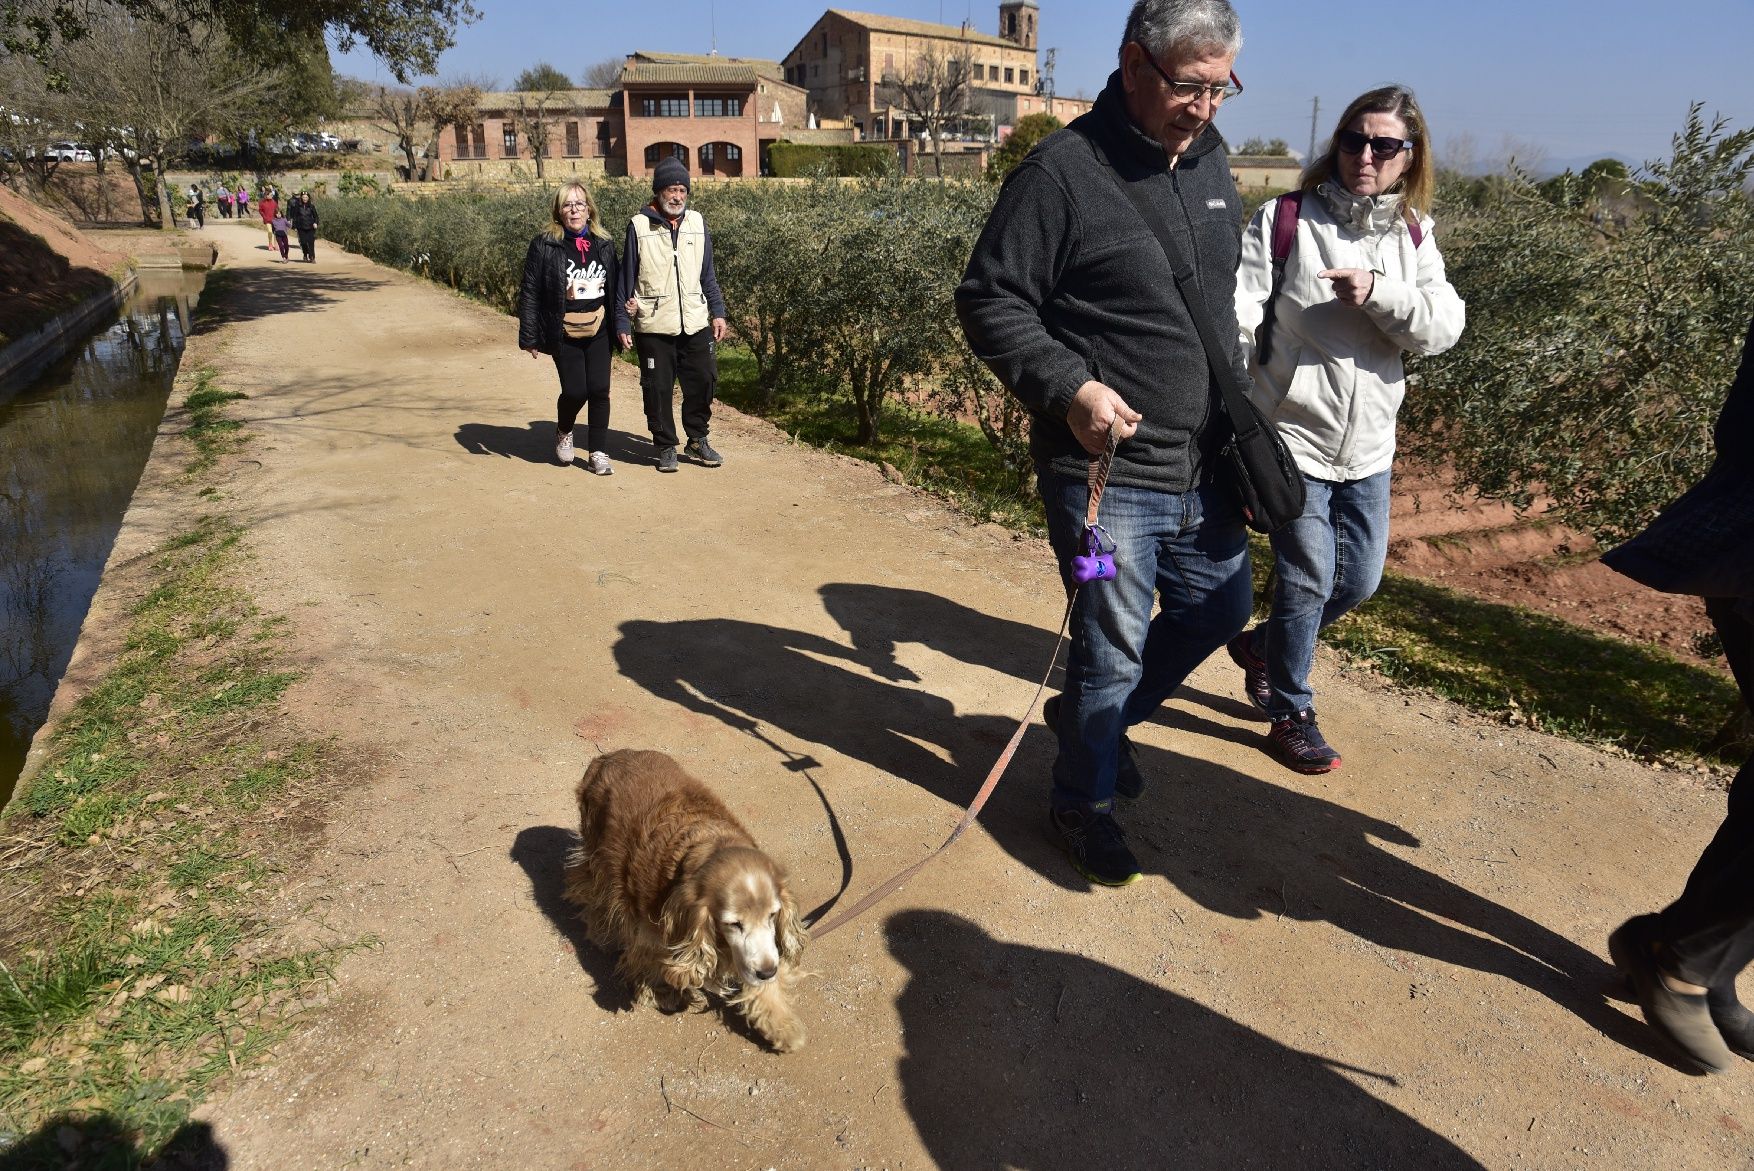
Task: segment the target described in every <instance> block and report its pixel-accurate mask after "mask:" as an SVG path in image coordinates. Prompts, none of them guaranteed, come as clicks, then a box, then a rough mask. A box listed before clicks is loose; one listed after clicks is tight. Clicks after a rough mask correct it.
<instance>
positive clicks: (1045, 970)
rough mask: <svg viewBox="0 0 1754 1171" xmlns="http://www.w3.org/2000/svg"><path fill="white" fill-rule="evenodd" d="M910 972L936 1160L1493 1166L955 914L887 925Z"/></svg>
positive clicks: (911, 1058)
mask: <svg viewBox="0 0 1754 1171" xmlns="http://www.w3.org/2000/svg"><path fill="white" fill-rule="evenodd" d="M884 931H885V934H886V936H887V939H888V944H889V950H890V952H891V953H892V954H893V955H894V956H895V957H896V959H897V960H899V961H900V962H901V964H902V965H903V966H905V967H906V968H907V969H908V973H909V976H908V981H907V985H906V987H904V988H903V990H902V992H901V996H900V998H899V1000H898V1001H897V1007H898V1008H899V1010H900V1016H901V1027H902V1039H903V1043H904V1050H905V1052H904V1055H903V1057H902V1059H901V1065H900V1077H901V1096H902V1101H903V1103H904V1105H905V1106H906V1107H907V1111H908V1114H909V1115H910V1116H911V1117H912V1119H913V1122H914V1125H915V1126H916V1127H918V1129H919V1133H920V1137H921V1139H922V1140H923V1141H924V1142H925V1144H926V1147H927V1149H928V1150H929V1151H930V1152H931V1156H932V1161H933V1163H935V1164H936V1165H937V1166H940V1167H956V1168H959V1169H962V1171H982V1169H984V1168H993V1169H994V1171H997V1169H999V1168H1013V1167H1015V1168H1061V1167H1103V1168H1111V1167H1112V1168H1152V1169H1157V1168H1175V1167H1189V1168H1206V1167H1227V1168H1228V1167H1270V1168H1293V1167H1417V1168H1422V1169H1423V1168H1430V1169H1433V1171H1436V1169H1448V1168H1462V1167H1479V1166H1481V1164H1480V1163H1479V1162H1478V1161H1477V1160H1475V1159H1474V1158H1472V1157H1471V1156H1469V1155H1468V1153H1467V1152H1466V1151H1463V1150H1461V1149H1460V1148H1459V1147H1457V1146H1456V1145H1455V1144H1453V1143H1451V1142H1449V1141H1448V1140H1447V1139H1445V1138H1443V1137H1442V1136H1441V1135H1439V1134H1437V1133H1435V1132H1434V1131H1432V1130H1430V1129H1428V1128H1426V1127H1425V1126H1423V1125H1421V1124H1420V1123H1419V1122H1417V1121H1415V1120H1414V1119H1412V1118H1409V1117H1408V1116H1407V1115H1405V1114H1403V1113H1401V1112H1400V1111H1399V1110H1396V1109H1395V1108H1393V1107H1392V1106H1389V1105H1387V1104H1386V1103H1384V1102H1382V1101H1380V1100H1378V1099H1377V1098H1374V1097H1372V1096H1371V1095H1370V1093H1369V1092H1368V1091H1367V1090H1366V1089H1362V1088H1360V1087H1359V1086H1358V1085H1355V1084H1354V1083H1353V1081H1351V1080H1348V1078H1346V1077H1344V1076H1342V1075H1341V1074H1340V1073H1339V1072H1337V1071H1338V1070H1341V1069H1348V1070H1350V1072H1351V1073H1352V1074H1354V1075H1355V1076H1357V1077H1359V1078H1361V1079H1362V1080H1364V1081H1366V1082H1367V1083H1370V1082H1382V1083H1385V1084H1388V1085H1393V1084H1395V1078H1394V1077H1393V1076H1392V1075H1391V1074H1388V1073H1384V1072H1380V1071H1373V1070H1362V1069H1356V1068H1353V1067H1349V1066H1345V1065H1343V1064H1341V1063H1339V1062H1334V1061H1330V1060H1327V1059H1324V1058H1323V1057H1322V1056H1321V1055H1320V1054H1311V1053H1304V1052H1301V1051H1299V1050H1296V1049H1292V1048H1289V1047H1287V1046H1285V1045H1282V1044H1280V1043H1279V1042H1277V1041H1274V1040H1272V1039H1270V1038H1268V1037H1266V1036H1263V1035H1262V1034H1260V1033H1257V1032H1255V1031H1254V1030H1253V1029H1249V1028H1246V1027H1244V1026H1242V1025H1240V1024H1237V1023H1236V1022H1235V1021H1232V1020H1230V1019H1228V1018H1226V1017H1224V1016H1222V1015H1220V1014H1218V1013H1216V1012H1213V1011H1212V1010H1211V1009H1208V1008H1205V1007H1203V1006H1202V1005H1200V1004H1197V1003H1195V1002H1194V1001H1192V1000H1189V999H1187V998H1186V997H1183V996H1178V995H1176V994H1175V993H1173V992H1169V991H1167V990H1165V989H1163V988H1159V987H1157V986H1155V985H1153V984H1149V983H1147V982H1145V981H1143V980H1140V979H1138V978H1137V977H1134V976H1130V975H1128V974H1126V973H1125V972H1121V971H1119V970H1117V969H1115V968H1112V967H1109V966H1108V965H1106V964H1102V963H1098V962H1097V961H1095V960H1090V959H1085V958H1083V957H1081V956H1074V955H1067V954H1065V953H1063V952H1057V951H1049V950H1046V949H1044V948H1037V947H1030V946H1026V945H1023V944H1018V943H1008V942H1005V941H1002V940H997V939H994V938H993V937H992V936H990V935H988V934H987V933H986V932H985V931H983V930H981V929H980V928H979V927H978V926H976V925H975V924H973V923H971V922H969V921H968V920H966V919H963V918H961V917H960V916H957V915H951V914H946V913H944V912H941V911H906V912H903V913H901V914H898V915H895V916H893V917H892V918H890V919H889V920H888V921H887V922H886V923H885V924H884Z"/></svg>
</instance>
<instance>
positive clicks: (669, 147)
mask: <svg viewBox="0 0 1754 1171" xmlns="http://www.w3.org/2000/svg"><path fill="white" fill-rule="evenodd" d="M665 155H668V156H670V157H671V158H673V159H680V160H682V165H683V166H687V165H688V148H687V147H686V146H683V145H682V144H681V143H680V142H654V143H652V145H650V146H648V147H646V166H648V167H655V166H657V165H658V160H659V159H661V158H663V157H664V156H665Z"/></svg>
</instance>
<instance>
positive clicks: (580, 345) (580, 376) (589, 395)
mask: <svg viewBox="0 0 1754 1171" xmlns="http://www.w3.org/2000/svg"><path fill="white" fill-rule="evenodd" d="M610 327H611V322H610V321H609V320H607V318H605V320H604V322H603V328H601V329H599V330H598V331H597V335H596V336H595V337H585V338H571V337H562V338H561V339H560V340H559V341H558V342H556V343H555V346H554V370H555V372H556V373H557V374H559V375H560V397H559V398H558V399H556V400H555V403H554V429H555V432H556V433H557V434H565V433H567V432H569V431H571V430H572V429H573V425H574V424H575V423H577V422H578V420H579V411H580V409H581V408H583V407H585V406H586V405H587V404H589V406H590V411H589V412H588V413H587V414H586V415H585V450H586V451H602V450H603V449H604V448H605V447H606V446H607V445H608V443H609V359H610V357H611V355H612V353H613V351H614V347H615V337H614V335H613V334H612V333H610V332H609V331H610Z"/></svg>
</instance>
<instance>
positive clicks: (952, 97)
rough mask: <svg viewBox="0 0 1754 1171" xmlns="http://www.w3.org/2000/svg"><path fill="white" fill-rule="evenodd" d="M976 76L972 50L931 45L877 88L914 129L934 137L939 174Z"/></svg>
mask: <svg viewBox="0 0 1754 1171" xmlns="http://www.w3.org/2000/svg"><path fill="white" fill-rule="evenodd" d="M973 79H974V55H973V50H972V49H970V48H969V47H968V46H966V45H958V46H956V47H955V48H950V49H939V48H938V47H937V46H935V45H928V46H926V48H924V49H922V50H921V51H920V52H919V53H917V54H914V55H912V56H911V57H908V58H906V59H904V60H903V62H902V71H901V72H900V73H894V74H887V75H885V76H884V77H883V79H882V81H881V83H880V84H879V85H878V87H877V94H878V97H879V98H880V99H881V100H882V101H884V102H885V103H887V104H888V105H890V106H892V107H894V108H895V109H898V110H900V111H902V113H904V114H906V115H907V119H908V124H909V127H910V129H913V130H917V131H919V132H921V133H923V134H925V135H926V137H927V138H928V139H929V140H930V142H931V144H932V164H933V169H934V171H935V173H936V174H938V175H939V176H942V175H943V174H944V158H943V138H944V135H945V133H946V132H947V131H948V130H949V129H950V127H951V126H953V125H957V124H959V123H960V122H961V121H962V120H963V119H964V118H965V117H966V116H967V115H968V113H969V110H970V100H969V99H970V97H971V95H972V83H973Z"/></svg>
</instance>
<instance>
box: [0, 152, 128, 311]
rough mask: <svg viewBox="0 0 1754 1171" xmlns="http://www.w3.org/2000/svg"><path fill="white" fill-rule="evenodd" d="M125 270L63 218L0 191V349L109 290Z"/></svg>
mask: <svg viewBox="0 0 1754 1171" xmlns="http://www.w3.org/2000/svg"><path fill="white" fill-rule="evenodd" d="M127 264H128V258H127V257H126V256H124V255H123V254H121V253H119V252H110V251H108V250H106V249H104V248H101V247H99V246H98V245H97V244H94V243H93V242H92V241H91V240H89V239H87V238H86V236H85V234H84V233H82V232H81V231H80V230H79V229H78V228H76V227H74V226H73V225H72V224H71V223H69V222H68V221H67V219H66V218H65V217H63V216H61V215H59V214H57V213H56V212H53V211H50V210H48V209H47V208H44V207H41V206H39V205H37V204H35V203H32V202H31V201H30V200H28V199H26V198H25V197H24V196H22V195H19V194H18V193H17V192H15V191H11V190H9V189H7V188H5V187H0V345H3V344H5V343H6V342H9V341H12V340H15V339H16V338H18V337H20V336H22V335H24V334H25V333H28V332H29V331H30V330H32V329H34V328H35V327H36V326H38V325H41V324H42V323H43V322H44V321H47V320H48V319H49V318H51V317H53V316H54V315H55V314H57V313H59V312H60V311H61V310H63V309H66V308H68V307H69V306H72V305H76V304H78V303H79V302H80V301H83V300H84V299H85V298H87V297H90V296H93V295H95V294H97V293H101V292H103V291H104V290H106V289H108V288H109V287H110V285H111V283H112V281H113V280H114V279H115V277H116V276H117V275H119V274H120V273H121V271H122V269H124V268H125V267H126V266H127Z"/></svg>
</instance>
